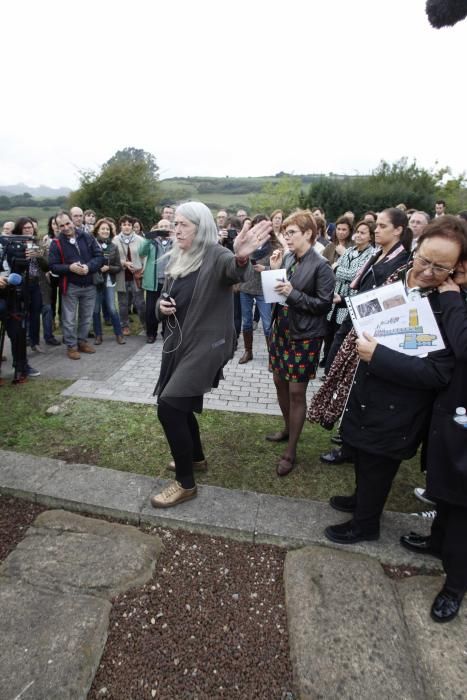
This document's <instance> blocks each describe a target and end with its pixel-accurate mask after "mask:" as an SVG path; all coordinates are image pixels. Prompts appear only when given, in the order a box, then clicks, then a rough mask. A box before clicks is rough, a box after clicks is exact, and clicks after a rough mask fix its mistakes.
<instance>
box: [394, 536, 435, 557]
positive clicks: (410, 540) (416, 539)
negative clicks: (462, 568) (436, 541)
mask: <svg viewBox="0 0 467 700" xmlns="http://www.w3.org/2000/svg"><path fill="white" fill-rule="evenodd" d="M399 541H400V543H401V545H402V546H403V547H405V548H406V549H410V551H411V552H417V553H418V554H431V556H433V557H438V559H441V554H440V552H437V551H436V550H435V549H433V548H432V546H431V538H430V536H429V535H418V534H417V533H416V532H410V533H409V534H408V535H402V537H401V538H400V540H399Z"/></svg>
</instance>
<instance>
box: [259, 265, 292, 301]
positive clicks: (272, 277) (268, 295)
mask: <svg viewBox="0 0 467 700" xmlns="http://www.w3.org/2000/svg"><path fill="white" fill-rule="evenodd" d="M286 280H287V270H286V269H285V268H284V269H281V270H263V272H262V273H261V284H262V286H263V296H264V301H265V302H267V303H268V304H274V303H275V302H279V304H284V303H285V296H284V295H283V294H279V293H278V292H276V291H275V290H274V287H275V286H276V284H277V283H278V282H285V281H286Z"/></svg>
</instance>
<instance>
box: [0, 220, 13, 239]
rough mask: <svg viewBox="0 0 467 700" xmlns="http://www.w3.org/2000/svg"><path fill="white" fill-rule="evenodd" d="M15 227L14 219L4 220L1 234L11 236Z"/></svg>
mask: <svg viewBox="0 0 467 700" xmlns="http://www.w3.org/2000/svg"><path fill="white" fill-rule="evenodd" d="M14 228H15V222H14V221H5V223H4V224H3V227H2V236H11V232H12V231H13V229H14Z"/></svg>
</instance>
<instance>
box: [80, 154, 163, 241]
mask: <svg viewBox="0 0 467 700" xmlns="http://www.w3.org/2000/svg"><path fill="white" fill-rule="evenodd" d="M157 171H158V167H157V165H156V160H155V158H154V156H153V155H152V154H151V153H147V152H146V151H143V150H141V149H136V148H125V149H123V150H122V151H117V153H115V155H114V156H112V158H110V159H109V160H108V161H107V162H106V163H104V165H103V166H102V167H101V169H100V172H98V173H96V172H94V171H92V170H88V171H83V172H81V179H80V188H79V189H78V190H76V191H75V192H72V193H71V195H70V197H69V200H68V204H69V206H80V207H81V208H82V209H94V211H95V212H96V214H97V216H98V217H101V216H111V217H113V218H114V219H118V218H119V217H120V216H123V214H130V215H131V216H135V217H137V218H138V219H141V221H142V222H143V225H144V226H145V227H149V226H150V225H151V224H152V223H153V221H154V207H155V206H157V205H158V204H159V200H160V192H159V181H158V174H157Z"/></svg>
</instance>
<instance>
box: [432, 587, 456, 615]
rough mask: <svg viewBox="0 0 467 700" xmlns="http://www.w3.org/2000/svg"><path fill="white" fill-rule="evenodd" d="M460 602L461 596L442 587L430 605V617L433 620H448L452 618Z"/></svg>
mask: <svg viewBox="0 0 467 700" xmlns="http://www.w3.org/2000/svg"><path fill="white" fill-rule="evenodd" d="M461 604H462V598H461V599H460V600H459V597H458V596H457V595H456V594H455V593H450V592H449V591H446V590H445V589H443V590H442V591H440V592H439V593H438V595H437V596H436V598H435V599H434V601H433V605H432V606H431V610H430V615H431V619H432V620H434V621H435V622H450V621H451V620H453V619H454V618H455V617H456V615H457V613H458V612H459V608H460V606H461Z"/></svg>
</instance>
